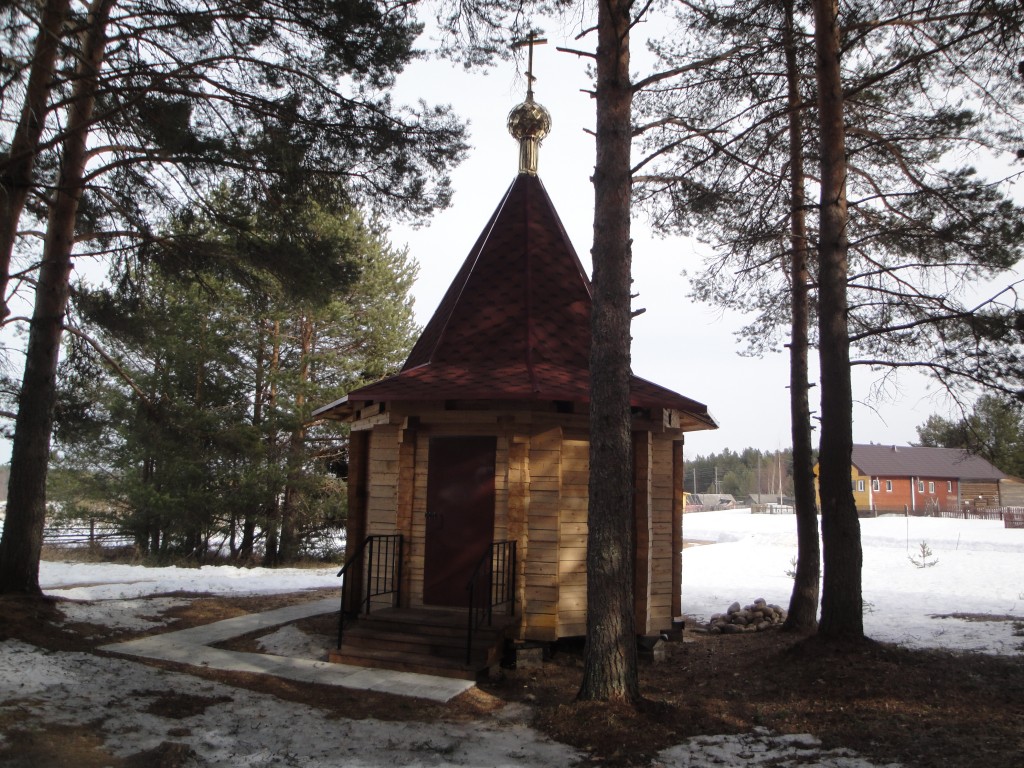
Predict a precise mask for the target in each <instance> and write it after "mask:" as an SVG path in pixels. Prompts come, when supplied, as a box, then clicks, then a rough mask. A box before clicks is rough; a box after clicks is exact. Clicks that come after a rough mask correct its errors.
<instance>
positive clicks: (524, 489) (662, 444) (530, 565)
mask: <svg viewBox="0 0 1024 768" xmlns="http://www.w3.org/2000/svg"><path fill="white" fill-rule="evenodd" d="M432 405H434V406H435V407H436V410H426V409H420V408H417V412H416V414H415V415H413V414H412V413H411V411H410V410H409V409H408V407H405V406H403V407H402V408H396V409H393V410H392V411H380V410H373V411H372V415H371V416H370V417H368V418H365V419H362V420H359V421H357V422H355V423H354V424H353V429H354V430H357V429H363V430H368V431H370V447H369V456H368V458H369V462H368V463H369V471H370V480H369V484H368V493H367V503H366V508H367V533H368V534H388V533H396V532H400V533H403V534H404V535H405V536H406V545H405V546H406V550H405V554H406V560H405V563H404V578H403V582H404V584H403V603H404V604H405V605H411V606H422V605H423V565H424V563H423V552H424V535H425V527H424V519H425V515H426V495H427V494H426V491H427V466H428V460H429V456H428V453H429V444H430V443H429V441H430V438H431V437H438V436H459V435H465V436H470V435H496V436H497V438H498V441H497V454H496V461H495V520H494V538H495V540H496V541H498V540H502V539H506V538H509V539H513V540H515V541H516V542H517V547H518V563H517V566H518V573H517V591H518V598H519V608H520V609H521V614H520V615H521V617H522V623H521V627H520V631H519V634H520V637H521V638H523V639H530V640H539V641H552V640H555V639H557V638H559V637H571V636H578V635H584V634H585V633H586V608H587V578H586V550H587V485H588V480H589V471H590V467H589V451H590V446H589V441H588V438H587V433H586V417H585V416H579V415H574V414H557V413H548V412H528V411H527V412H523V411H515V410H510V411H484V410H480V411H465V410H444V404H442V403H437V404H432ZM410 416H413V418H414V420H412V421H410V420H409V417H410ZM558 422H562V423H558ZM634 434H635V440H636V443H637V445H640V446H643V450H641V451H640V452H638V453H639V454H642V455H640V456H639V459H638V460H639V462H640V464H639V465H638V467H637V469H638V475H639V476H640V477H642V478H645V479H644V480H643V481H642V482H640V483H638V488H639V494H638V505H639V507H640V508H641V509H642V510H644V512H643V514H642V517H643V518H644V521H643V523H642V526H641V527H642V529H643V532H644V535H643V538H644V539H645V541H642V542H641V541H638V543H639V544H643V546H641V547H640V555H639V556H638V558H637V567H638V569H641V570H642V575H641V574H640V571H638V584H639V583H640V582H641V581H643V579H646V584H643V585H642V586H641V587H640V593H639V594H638V604H637V631H638V632H642V633H645V634H649V633H654V632H658V631H661V630H663V629H667V628H669V627H670V626H671V623H672V618H673V616H675V615H678V612H679V610H680V607H679V600H680V596H679V589H680V578H681V577H680V575H679V574H678V573H677V571H679V570H680V568H681V559H680V554H679V552H677V551H676V550H677V549H679V548H681V536H682V534H681V531H676V530H675V529H676V528H678V527H680V525H681V509H682V502H681V477H682V466H681V461H682V451H681V447H680V446H681V441H679V431H678V430H676V429H667V430H666V429H662V428H660V425H656V426H655V429H654V430H653V431H646V430H639V431H637V432H635V433H634ZM677 465H678V466H677ZM677 486H679V487H677Z"/></svg>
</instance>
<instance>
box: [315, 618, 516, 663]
mask: <svg viewBox="0 0 1024 768" xmlns="http://www.w3.org/2000/svg"><path fill="white" fill-rule="evenodd" d="M510 618H511V617H507V616H502V617H501V619H502V624H501V625H499V626H493V627H484V628H481V629H480V630H478V631H477V632H476V633H475V635H474V640H473V648H472V653H471V662H470V663H469V664H466V613H465V612H464V611H462V612H459V611H432V610H429V609H387V610H382V611H380V612H379V613H372V614H370V615H368V616H367V615H364V616H360V617H359V619H358V620H357V621H355V622H353V623H351V624H349V625H347V626H346V627H345V633H344V641H343V643H342V647H341V649H332V650H331V651H330V653H329V658H330V660H331V661H332V662H337V663H341V664H352V665H354V666H364V667H375V668H380V669H395V670H402V671H408V672H420V673H424V674H431V675H441V676H445V677H456V678H460V679H465V680H474V679H477V677H479V675H480V674H481V673H483V672H486V670H487V669H488V668H489V667H491V666H493V665H495V664H497V663H498V662H499V661H500V660H501V655H502V651H503V645H504V640H505V636H506V628H507V627H508V626H510V623H509V619H510Z"/></svg>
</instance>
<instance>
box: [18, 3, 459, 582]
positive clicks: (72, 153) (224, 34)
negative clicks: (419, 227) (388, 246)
mask: <svg viewBox="0 0 1024 768" xmlns="http://www.w3.org/2000/svg"><path fill="white" fill-rule="evenodd" d="M229 11H230V12H229ZM76 21H77V22H78V24H77V25H76V28H75V30H74V31H75V35H74V36H72V37H68V38H65V40H64V42H65V43H66V46H67V47H66V49H65V50H66V51H67V54H66V56H65V59H64V61H65V62H68V63H72V64H73V68H72V69H70V70H69V69H68V68H67V67H65V70H64V71H61V72H59V73H58V74H57V75H55V76H54V80H55V82H63V81H62V80H61V78H63V77H65V76H66V77H67V81H68V82H69V83H70V85H69V87H68V88H69V90H68V91H67V92H66V93H65V92H64V91H63V86H62V90H61V93H60V94H59V95H60V99H56V98H52V99H51V100H50V101H51V103H52V105H54V106H56V105H59V109H61V110H64V109H66V110H67V116H66V118H64V119H59V120H52V121H50V122H49V123H48V125H53V126H54V129H53V131H54V132H53V133H49V134H47V133H45V132H43V133H41V134H40V138H39V140H38V141H37V142H36V144H35V146H33V147H31V148H30V149H29V152H30V153H31V154H34V158H35V161H36V162H35V166H36V167H37V169H38V168H42V167H47V166H51V167H53V166H56V167H59V168H60V175H59V177H58V178H57V180H56V183H54V184H53V185H52V189H53V190H54V193H53V195H52V199H51V200H45V201H44V205H46V206H48V217H47V219H48V220H47V225H46V232H47V234H46V243H45V245H44V255H43V266H42V269H41V271H40V273H39V277H38V279H37V281H36V308H35V311H34V314H33V320H32V323H31V331H30V340H29V348H28V356H27V361H26V370H25V376H24V379H23V383H22V387H21V396H20V397H21V400H20V403H19V411H18V423H17V424H16V427H15V439H14V445H13V453H12V465H16V466H17V468H18V469H17V475H16V477H15V479H14V481H13V482H12V483H11V485H10V490H9V495H8V513H7V522H6V525H5V529H4V533H3V539H2V540H0V592H9V591H17V592H26V593H37V592H38V591H39V588H38V561H39V549H40V545H41V533H42V525H43V519H44V515H45V495H44V494H45V479H46V471H47V462H48V457H49V439H50V433H51V423H52V414H53V408H54V398H55V390H56V360H57V357H58V352H59V349H60V340H61V333H62V330H61V325H62V319H63V316H64V313H65V308H66V303H67V296H68V293H69V285H68V277H69V274H70V270H71V263H72V253H73V251H74V249H75V247H76V241H77V242H78V243H79V246H78V247H82V245H81V244H82V243H86V242H87V243H88V247H89V248H90V249H91V250H92V251H93V252H94V253H97V254H99V253H106V254H111V253H114V254H118V253H124V252H125V251H126V249H129V248H131V247H132V246H133V245H134V244H137V243H139V242H142V243H149V242H152V240H153V233H154V227H153V225H152V223H151V222H152V219H153V216H154V214H155V213H156V212H158V211H160V210H163V211H165V212H166V211H168V210H171V209H172V208H173V207H174V206H175V205H177V204H178V201H179V200H180V199H182V198H183V197H189V196H191V197H193V199H195V198H197V197H198V198H202V197H203V194H202V193H203V192H204V190H205V191H208V190H210V189H212V188H213V187H214V186H216V185H217V184H219V183H220V181H221V179H222V178H223V177H224V176H228V177H234V178H236V179H238V180H239V181H240V183H246V184H249V185H251V186H267V185H270V186H272V183H271V182H272V180H274V179H281V178H284V177H287V176H288V175H289V174H291V175H292V176H295V175H296V174H301V176H302V177H303V178H305V179H306V180H307V182H308V183H309V184H311V185H313V184H319V185H320V186H322V187H324V188H327V187H330V186H334V187H336V188H341V187H342V186H343V187H344V189H345V191H346V192H347V193H348V194H350V195H352V196H353V197H354V198H355V197H358V198H361V199H364V200H372V201H373V202H374V204H375V205H376V206H378V207H379V208H380V209H381V210H390V211H392V212H401V213H404V214H406V215H422V214H425V213H426V212H428V211H430V210H432V209H433V208H434V207H436V206H439V205H444V204H445V203H446V202H447V199H448V180H447V177H446V176H445V171H446V170H447V168H448V167H449V166H450V165H451V164H453V163H454V162H456V161H457V160H458V159H459V158H460V157H461V154H462V152H463V151H464V144H463V131H462V127H461V126H460V125H459V124H458V123H457V122H456V121H455V120H454V119H453V118H451V117H450V116H449V115H447V114H446V113H445V111H444V110H442V109H440V108H433V109H431V108H427V107H422V108H421V110H420V111H418V112H417V111H414V110H399V109H396V108H395V107H393V105H392V104H391V102H390V99H389V98H388V97H387V95H386V90H387V88H388V87H389V86H390V84H391V83H392V82H393V79H394V76H395V73H396V72H397V71H399V70H400V69H401V67H402V66H404V65H405V64H406V63H407V62H408V61H409V60H410V59H411V57H412V56H413V49H412V42H413V40H414V38H415V36H416V35H417V34H418V32H419V26H418V25H417V24H416V23H415V21H414V20H413V19H412V18H411V17H410V16H409V15H407V14H405V13H402V12H390V11H389V10H388V9H386V8H383V7H381V6H379V5H377V4H375V3H373V2H370V1H369V0H360V1H359V2H353V3H331V2H319V1H317V0H311V2H301V3H273V2H270V3H257V4H250V5H246V6H244V7H235V6H232V8H231V9H226V8H225V7H223V6H222V5H216V4H215V5H213V6H203V7H201V8H199V7H195V6H192V5H188V4H181V3H178V2H176V0H161V2H158V3H155V4H154V3H142V4H139V3H136V2H134V0H121V1H120V2H115V0H94V2H93V3H92V4H91V6H90V8H89V12H88V14H86V15H85V16H82V17H80V18H77V19H76ZM39 34H40V36H43V35H45V34H46V30H45V28H44V29H42V30H41V31H40V33H39ZM340 41H343V43H342V42H340ZM48 93H51V94H53V93H55V88H54V86H53V84H51V87H50V88H49V89H48ZM28 98H29V96H26V104H28V103H29V102H28ZM57 126H60V127H59V128H58V127H57ZM51 147H56V148H57V150H56V153H55V155H51V154H50V152H51V149H50V148H51ZM22 155H23V153H20V154H19V156H18V158H15V159H19V161H20V158H21V157H22ZM11 159H12V158H6V159H5V169H4V170H6V167H7V164H8V163H9V162H10V160H11ZM0 175H2V174H0ZM342 182H345V183H344V184H343V185H342ZM33 183H34V188H35V191H36V193H37V194H38V196H39V198H40V199H42V198H43V197H44V195H45V191H46V186H45V185H44V184H43V183H42V182H41V181H39V180H38V179H34V181H33ZM197 193H198V194H197ZM7 213H8V219H9V220H8V222H7V225H9V227H8V229H9V231H12V232H13V231H16V229H17V217H18V214H19V213H20V211H18V210H17V206H14V207H12V208H11V209H10V210H8V211H7Z"/></svg>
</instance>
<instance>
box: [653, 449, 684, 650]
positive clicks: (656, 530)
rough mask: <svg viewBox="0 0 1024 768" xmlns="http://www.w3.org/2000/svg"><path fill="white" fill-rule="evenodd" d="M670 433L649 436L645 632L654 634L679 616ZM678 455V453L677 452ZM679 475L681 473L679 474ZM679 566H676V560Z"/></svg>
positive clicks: (678, 524) (676, 521)
mask: <svg viewBox="0 0 1024 768" xmlns="http://www.w3.org/2000/svg"><path fill="white" fill-rule="evenodd" d="M673 437H674V436H673V435H667V434H664V433H663V434H655V435H652V437H651V467H650V469H651V472H650V483H651V541H650V552H651V588H650V594H651V597H650V605H649V609H648V617H649V618H648V622H649V624H648V628H647V632H648V634H656V633H658V632H661V631H663V630H666V629H670V628H671V627H672V619H673V617H674V616H676V615H678V614H677V613H676V609H675V607H674V605H676V604H678V602H679V588H678V584H679V583H680V576H679V572H680V571H679V568H681V567H682V561H681V560H679V559H677V551H676V549H675V543H676V542H677V541H678V542H679V543H680V547H681V541H682V534H681V526H682V518H681V517H679V516H678V515H677V514H675V511H676V499H675V497H676V488H678V489H679V491H680V493H681V491H682V485H681V484H680V485H679V486H675V485H673V478H674V477H675V476H676V473H675V470H674V451H673V446H674V440H673ZM680 457H681V454H680ZM679 477H680V478H681V474H680V475H679ZM677 562H678V563H679V568H676V563H677Z"/></svg>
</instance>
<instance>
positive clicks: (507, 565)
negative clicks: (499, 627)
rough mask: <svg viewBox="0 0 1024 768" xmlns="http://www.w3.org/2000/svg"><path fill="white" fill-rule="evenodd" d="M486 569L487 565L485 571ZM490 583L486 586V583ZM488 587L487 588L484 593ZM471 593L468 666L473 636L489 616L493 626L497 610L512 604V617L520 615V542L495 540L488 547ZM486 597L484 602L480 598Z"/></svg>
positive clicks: (467, 634)
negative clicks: (518, 573)
mask: <svg viewBox="0 0 1024 768" xmlns="http://www.w3.org/2000/svg"><path fill="white" fill-rule="evenodd" d="M485 566H487V567H486V568H485ZM485 581H486V584H485V583H484V582H485ZM484 586H486V587H487V589H486V591H484V589H483V588H484ZM466 590H467V591H468V593H469V602H468V605H469V611H468V619H467V622H468V626H467V628H466V664H469V663H470V661H471V660H472V654H473V636H474V635H475V634H476V631H477V629H479V627H480V626H481V625H482V623H483V619H484V618H485V617H486V619H487V626H491V623H492V620H493V618H494V609H495V608H496V607H497V606H499V605H503V604H505V603H508V613H509V616H514V615H515V612H516V542H514V541H494V542H491V546H490V547H488V548H487V550H486V551H485V552H484V554H483V556H482V557H481V558H480V562H478V563H477V566H476V568H475V569H474V571H473V575H472V576H471V577H470V579H469V583H468V584H466ZM483 595H486V598H485V599H483V600H480V599H479V597H480V596H483Z"/></svg>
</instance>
